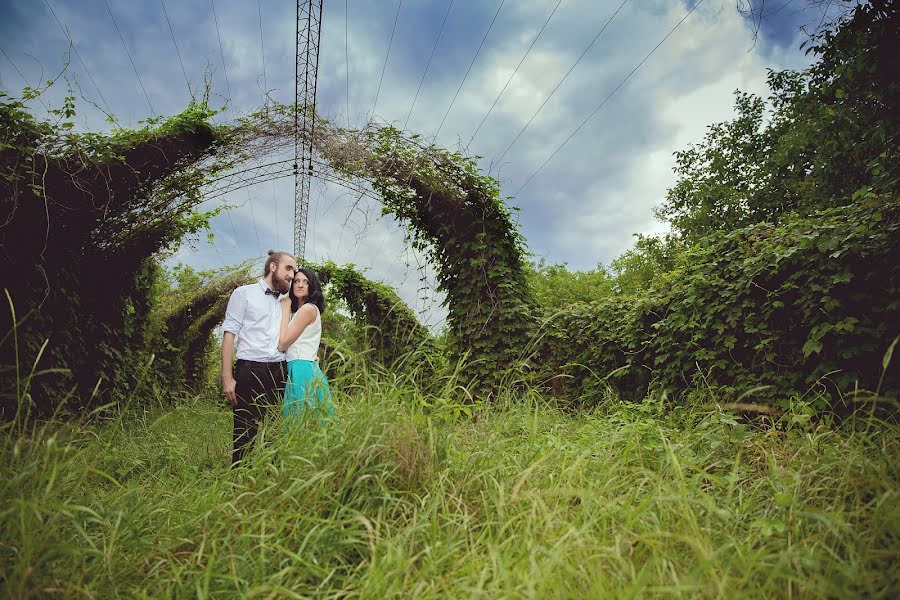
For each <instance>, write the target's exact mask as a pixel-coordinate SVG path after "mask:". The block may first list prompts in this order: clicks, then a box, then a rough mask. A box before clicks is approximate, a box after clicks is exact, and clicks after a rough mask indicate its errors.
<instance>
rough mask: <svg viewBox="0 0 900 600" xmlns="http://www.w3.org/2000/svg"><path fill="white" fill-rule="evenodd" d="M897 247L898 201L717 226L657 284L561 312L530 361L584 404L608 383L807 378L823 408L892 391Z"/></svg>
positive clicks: (767, 390)
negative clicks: (725, 228) (888, 359)
mask: <svg viewBox="0 0 900 600" xmlns="http://www.w3.org/2000/svg"><path fill="white" fill-rule="evenodd" d="M898 257H900V205H898V204H897V203H896V202H885V203H877V202H873V203H872V204H867V205H856V206H847V207H841V208H835V209H830V210H828V211H825V212H823V213H822V214H821V215H819V216H818V217H815V218H803V217H794V218H792V219H785V220H784V222H783V223H782V224H781V225H778V226H776V225H770V224H765V223H763V224H759V225H753V226H750V227H746V228H743V229H737V230H734V231H731V232H728V233H720V234H718V235H717V236H711V237H709V238H706V240H705V244H704V245H698V246H695V247H693V248H692V249H691V250H690V251H688V252H685V253H684V254H683V255H682V256H681V257H680V259H679V264H678V266H677V268H675V269H674V270H673V271H672V272H670V274H669V275H668V276H667V277H666V283H665V285H661V286H658V287H653V288H651V290H650V291H649V292H648V293H645V294H643V295H628V296H621V297H616V296H612V297H608V298H606V299H605V300H601V301H598V302H595V303H593V304H588V303H581V304H577V305H575V306H573V307H569V308H567V309H566V310H563V311H560V312H558V313H556V314H555V315H554V316H553V317H551V318H550V319H548V320H547V321H546V323H545V325H544V331H543V338H542V340H541V343H540V344H539V346H538V349H537V355H538V358H539V360H538V363H539V364H542V365H551V366H550V367H549V368H548V369H547V370H546V371H545V377H546V378H551V377H554V378H560V377H562V378H565V379H566V381H568V380H569V378H572V383H570V384H568V385H569V387H571V388H574V390H575V391H576V392H577V394H576V395H580V396H582V400H583V401H585V402H587V403H588V404H593V403H594V402H596V401H597V399H600V398H602V397H603V391H604V390H605V389H606V388H607V387H609V386H612V387H614V388H616V389H618V390H619V391H621V392H622V393H623V394H625V395H626V396H628V397H634V396H641V395H643V394H644V393H646V392H647V390H648V388H649V387H650V386H651V385H655V386H657V387H659V388H662V389H667V390H670V391H680V390H685V389H690V388H697V387H700V388H705V387H708V386H713V387H715V388H716V389H718V390H720V392H721V393H723V394H725V395H727V396H732V397H736V396H740V395H742V394H744V393H746V392H748V391H751V390H753V393H754V397H755V398H757V399H760V398H761V399H766V398H769V399H775V398H782V399H783V398H785V397H786V395H788V394H789V393H790V392H791V391H798V392H804V391H807V390H809V389H810V388H814V389H815V390H816V392H817V393H821V399H820V401H821V402H822V405H821V406H820V408H823V409H824V408H826V407H830V406H832V405H831V402H830V400H829V399H830V398H833V399H835V400H837V399H838V398H840V396H841V393H842V392H843V393H849V392H852V391H854V390H867V391H868V392H869V393H870V394H871V393H873V392H876V391H878V392H884V393H885V394H888V395H891V396H896V393H897V386H898V385H900V381H898V379H897V376H896V370H887V371H885V369H884V367H883V365H882V358H883V357H884V355H885V353H886V352H887V351H888V349H889V347H890V345H891V342H892V340H893V339H894V337H895V336H896V335H897V331H896V323H898V322H900V302H898V300H897V298H898V292H900V277H898V260H897V259H898ZM563 363H568V366H567V367H565V368H563V369H562V370H561V371H559V370H556V369H557V367H556V365H560V364H563ZM557 383H559V382H557ZM856 400H857V401H858V400H859V398H857V399H856Z"/></svg>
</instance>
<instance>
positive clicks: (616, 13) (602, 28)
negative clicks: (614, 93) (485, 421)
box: [495, 0, 628, 163]
mask: <svg viewBox="0 0 900 600" xmlns="http://www.w3.org/2000/svg"><path fill="white" fill-rule="evenodd" d="M627 3H628V0H622V4H620V5H619V8H617V9H616V11H615V12H614V13H613V14H612V16H611V17H610V18H609V19H607V20H606V23H604V24H603V27H601V28H600V31H598V32H597V35H595V36H594V39H592V40H591V43H590V44H588V45H587V46H586V47H585V49H584V50H583V51H582V52H581V54H580V55H579V56H578V58H577V59H575V62H574V63H573V64H572V66H571V67H569V70H568V71H566V74H565V75H563V76H562V79H560V80H559V82H557V84H556V87H554V88H553V90H552V91H551V92H550V94H549V95H548V96H547V97H546V98H544V101H543V102H541V105H540V106H539V107H538V109H537V110H536V111H534V114H533V115H531V118H530V119H528V121H527V122H526V123H525V125H524V126H523V127H522V129H521V130H519V133H517V134H516V137H514V138H513V140H512V141H511V142H510V143H509V145H508V146H507V147H506V150H504V151H503V153H502V154H501V155H500V156H499V157H497V158H496V159H495V162H497V163H499V162H500V161H502V160H503V157H504V156H506V155H507V153H508V152H509V151H510V149H511V148H512V147H513V146H514V145H515V143H516V142H517V141H518V140H519V138H520V137H522V134H523V133H525V130H526V129H528V127H529V126H530V125H531V123H532V122H534V120H535V119H536V118H537V116H538V115H539V114H540V112H541V111H542V110H543V109H544V107H545V106H547V103H548V102H550V99H551V98H552V97H553V95H554V94H556V92H557V90H559V88H560V86H561V85H562V84H563V82H564V81H565V80H566V79H568V77H569V75H571V74H572V71H574V70H575V67H577V66H578V63H580V62H581V59H582V58H584V55H585V54H587V53H588V50H590V49H591V48H592V47H593V45H594V44H595V43H596V42H597V40H598V39H600V36H601V35H603V32H604V31H606V28H607V27H609V24H610V23H612V22H613V19H615V18H616V15H618V14H619V11H621V10H622V8H623V7H624V6H625V4H627Z"/></svg>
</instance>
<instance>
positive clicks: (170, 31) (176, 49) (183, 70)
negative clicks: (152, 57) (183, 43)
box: [159, 0, 194, 98]
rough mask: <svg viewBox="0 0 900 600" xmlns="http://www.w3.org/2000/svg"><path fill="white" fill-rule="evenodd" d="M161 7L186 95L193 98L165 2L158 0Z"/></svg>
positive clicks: (192, 91)
mask: <svg viewBox="0 0 900 600" xmlns="http://www.w3.org/2000/svg"><path fill="white" fill-rule="evenodd" d="M159 3H160V4H161V5H162V9H163V15H165V17H166V23H167V24H168V25H169V33H171V34H172V44H174V45H175V54H176V55H177V56H178V64H179V65H181V72H182V74H184V82H185V83H186V84H187V88H188V94H189V95H190V96H191V98H193V97H194V90H193V89H192V88H191V81H190V79H188V75H187V71H186V70H185V68H184V61H182V60H181V51H180V50H179V49H178V41H177V40H176V39H175V30H174V29H172V22H171V21H170V20H169V11H167V10H166V3H165V0H159Z"/></svg>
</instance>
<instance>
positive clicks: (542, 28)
mask: <svg viewBox="0 0 900 600" xmlns="http://www.w3.org/2000/svg"><path fill="white" fill-rule="evenodd" d="M562 2H563V0H558V1H557V3H556V6H554V7H553V10H552V11H550V16H549V17H547V20H546V21H544V25H543V26H542V27H541V28H540V30H538V32H537V35H535V36H534V39H533V40H531V45H530V46H528V50H526V51H525V54H524V55H523V56H522V59H521V60H519V64H517V65H516V68H515V69H513V72H512V75H510V76H509V79H507V80H506V83H505V84H503V89H501V90H500V93H499V94H497V97H496V98H494V101H493V102H492V103H491V107H490V108H489V109H488V111H487V112H486V113H485V114H484V117H482V119H481V123H479V124H478V127H476V128H475V133H473V134H472V137H470V138H469V141H468V142H467V143H466V146H470V145H471V144H472V141H473V140H474V139H475V136H476V135H478V132H479V131H481V126H482V125H484V122H485V121H487V118H488V117H489V116H490V114H491V113H492V112H493V110H494V107H495V106H497V102H499V101H500V97H501V96H503V93H504V92H505V91H506V88H507V87H509V84H510V82H512V80H513V77H515V76H516V73H518V72H519V67H521V66H522V63H523V62H525V59H526V58H528V55H529V54H530V53H531V49H532V48H534V45H535V44H536V43H537V41H538V38H539V37H541V34H542V33H544V29H546V28H547V24H548V23H550V19H552V18H553V15H555V14H556V9H558V8H559V5H560V4H562Z"/></svg>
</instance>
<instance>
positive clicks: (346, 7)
mask: <svg viewBox="0 0 900 600" xmlns="http://www.w3.org/2000/svg"><path fill="white" fill-rule="evenodd" d="M349 13H350V5H349V0H344V65H345V66H344V71H345V72H346V73H347V128H348V129H349V128H350V25H349V24H348V22H349V20H350V17H349Z"/></svg>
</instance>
